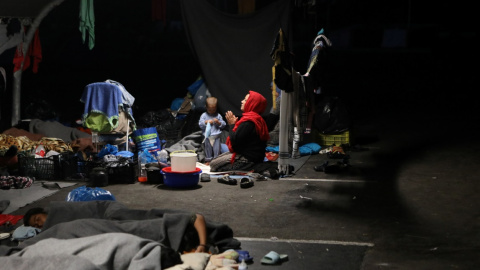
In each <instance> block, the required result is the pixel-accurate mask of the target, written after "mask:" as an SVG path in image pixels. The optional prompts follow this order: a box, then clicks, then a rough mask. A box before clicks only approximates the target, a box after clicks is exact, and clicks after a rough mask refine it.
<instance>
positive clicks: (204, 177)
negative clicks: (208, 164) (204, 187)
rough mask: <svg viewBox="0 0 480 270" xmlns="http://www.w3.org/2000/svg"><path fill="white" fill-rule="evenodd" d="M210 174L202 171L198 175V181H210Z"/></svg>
mask: <svg viewBox="0 0 480 270" xmlns="http://www.w3.org/2000/svg"><path fill="white" fill-rule="evenodd" d="M210 180H211V179H210V174H208V173H202V174H201V175H200V182H210Z"/></svg>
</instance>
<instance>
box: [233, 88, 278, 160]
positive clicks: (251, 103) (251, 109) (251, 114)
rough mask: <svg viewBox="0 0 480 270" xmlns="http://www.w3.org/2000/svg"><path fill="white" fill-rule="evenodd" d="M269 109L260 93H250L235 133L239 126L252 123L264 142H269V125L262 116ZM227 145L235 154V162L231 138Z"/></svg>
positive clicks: (235, 127) (234, 128)
mask: <svg viewBox="0 0 480 270" xmlns="http://www.w3.org/2000/svg"><path fill="white" fill-rule="evenodd" d="M266 108H267V99H266V98H265V97H264V96H262V95H261V94H260V93H257V92H255V91H249V96H248V99H247V101H246V102H245V106H244V107H243V114H242V118H240V120H238V121H237V122H236V123H235V126H234V127H233V131H236V130H237V128H238V126H239V125H240V124H241V123H243V122H245V121H251V122H253V123H254V124H255V130H256V131H257V135H258V136H259V137H260V139H261V140H262V141H268V140H269V139H270V134H269V133H268V128H267V123H265V120H264V119H263V117H262V116H261V114H262V113H263V112H264V111H265V109H266ZM226 144H227V146H228V149H229V150H230V152H232V153H233V155H232V160H231V163H233V162H234V161H235V151H233V148H232V142H231V141H230V136H228V137H227V141H226Z"/></svg>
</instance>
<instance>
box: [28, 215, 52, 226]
mask: <svg viewBox="0 0 480 270" xmlns="http://www.w3.org/2000/svg"><path fill="white" fill-rule="evenodd" d="M46 219H47V214H45V213H40V214H35V215H32V216H31V217H30V219H29V220H28V224H29V225H30V226H32V227H35V228H39V229H41V228H42V227H43V224H44V223H45V220H46Z"/></svg>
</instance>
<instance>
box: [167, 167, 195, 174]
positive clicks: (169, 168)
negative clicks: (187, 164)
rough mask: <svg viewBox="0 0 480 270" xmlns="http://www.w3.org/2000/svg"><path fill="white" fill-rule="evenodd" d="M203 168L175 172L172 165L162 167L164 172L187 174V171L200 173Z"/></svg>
mask: <svg viewBox="0 0 480 270" xmlns="http://www.w3.org/2000/svg"><path fill="white" fill-rule="evenodd" d="M201 171H202V169H200V168H198V167H196V168H195V171H191V172H173V171H172V167H165V168H163V169H162V172H164V173H180V174H185V173H198V172H201Z"/></svg>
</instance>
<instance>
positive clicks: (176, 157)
mask: <svg viewBox="0 0 480 270" xmlns="http://www.w3.org/2000/svg"><path fill="white" fill-rule="evenodd" d="M170 163H171V167H172V169H171V171H172V172H193V171H195V169H196V168H197V153H195V151H193V150H182V151H174V152H172V153H170Z"/></svg>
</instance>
